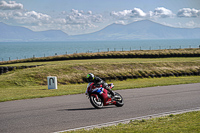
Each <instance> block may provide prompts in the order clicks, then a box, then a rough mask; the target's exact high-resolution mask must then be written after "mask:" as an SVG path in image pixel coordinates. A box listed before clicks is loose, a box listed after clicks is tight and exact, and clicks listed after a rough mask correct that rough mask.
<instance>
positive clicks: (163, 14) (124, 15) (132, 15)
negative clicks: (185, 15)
mask: <svg viewBox="0 0 200 133" xmlns="http://www.w3.org/2000/svg"><path fill="white" fill-rule="evenodd" d="M110 16H113V17H114V18H116V19H121V20H128V19H138V20H139V19H141V18H143V19H149V18H167V17H173V16H174V14H173V13H172V11H170V10H169V9H166V8H164V7H157V8H155V10H154V11H149V12H147V13H145V12H144V11H143V10H142V9H140V8H133V10H123V11H118V12H115V11H112V12H111V13H110Z"/></svg>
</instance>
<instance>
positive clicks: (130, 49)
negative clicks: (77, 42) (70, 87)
mask: <svg viewBox="0 0 200 133" xmlns="http://www.w3.org/2000/svg"><path fill="white" fill-rule="evenodd" d="M182 48H185V47H183V46H179V47H176V48H173V47H172V46H168V48H166V47H165V48H163V47H161V46H159V47H158V48H157V49H156V48H152V47H151V46H150V47H149V48H148V49H147V48H146V49H144V48H143V47H139V48H132V47H130V48H123V47H122V48H121V49H120V48H112V49H111V48H107V50H105V49H104V50H101V49H97V50H95V51H91V50H87V51H85V52H80V53H95V52H98V53H99V52H110V51H133V50H161V49H182ZM187 48H195V47H192V46H191V45H189V46H188V47H187ZM196 48H199V49H200V45H199V46H198V47H196ZM74 53H79V52H78V50H76V51H75V52H67V51H66V52H65V54H74ZM57 55H59V54H58V53H55V54H54V55H53V54H52V55H48V56H57ZM60 55H63V54H60ZM36 57H47V56H46V54H43V56H36V55H35V54H34V55H32V56H24V58H22V57H16V58H15V57H11V56H10V57H7V58H1V62H4V61H11V60H19V59H29V58H36Z"/></svg>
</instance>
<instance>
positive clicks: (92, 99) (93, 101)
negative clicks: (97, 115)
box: [90, 95, 103, 109]
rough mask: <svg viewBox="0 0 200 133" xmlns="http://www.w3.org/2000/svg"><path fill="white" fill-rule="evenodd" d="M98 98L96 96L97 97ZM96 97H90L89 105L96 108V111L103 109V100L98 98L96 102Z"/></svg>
mask: <svg viewBox="0 0 200 133" xmlns="http://www.w3.org/2000/svg"><path fill="white" fill-rule="evenodd" d="M97 97H98V95H97ZM97 97H96V96H93V95H92V96H90V103H91V104H92V105H93V106H94V107H95V108H96V109H101V108H103V100H102V99H101V98H99V97H98V100H97Z"/></svg>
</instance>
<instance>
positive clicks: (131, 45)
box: [0, 39, 200, 62]
mask: <svg viewBox="0 0 200 133" xmlns="http://www.w3.org/2000/svg"><path fill="white" fill-rule="evenodd" d="M180 48H200V39H173V40H132V41H72V42H0V62H1V61H9V60H19V59H27V58H33V57H47V56H56V55H64V54H74V53H88V52H89V53H96V52H106V51H130V50H157V49H180Z"/></svg>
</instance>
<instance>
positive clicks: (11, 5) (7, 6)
mask: <svg viewBox="0 0 200 133" xmlns="http://www.w3.org/2000/svg"><path fill="white" fill-rule="evenodd" d="M0 9H1V10H16V9H23V5H22V4H21V3H16V2H15V1H9V2H8V3H7V2H6V1H0Z"/></svg>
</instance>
